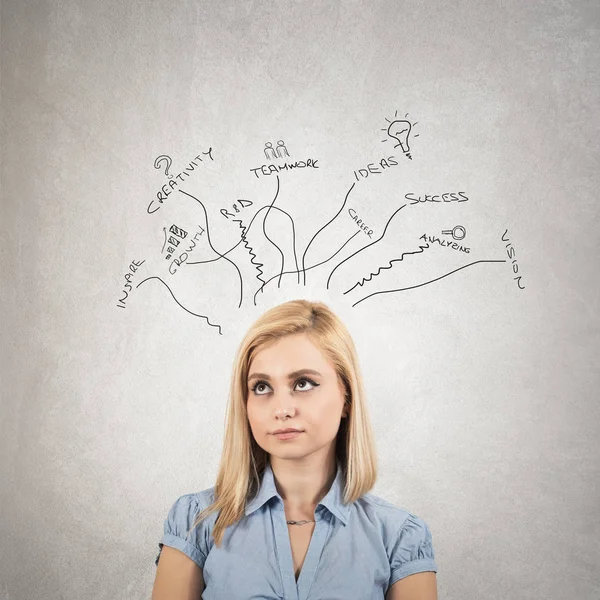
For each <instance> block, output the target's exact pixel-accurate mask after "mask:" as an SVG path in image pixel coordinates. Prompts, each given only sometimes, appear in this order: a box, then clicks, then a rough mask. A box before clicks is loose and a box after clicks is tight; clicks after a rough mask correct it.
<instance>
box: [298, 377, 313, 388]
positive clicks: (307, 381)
mask: <svg viewBox="0 0 600 600" xmlns="http://www.w3.org/2000/svg"><path fill="white" fill-rule="evenodd" d="M300 383H309V384H310V385H312V386H314V387H316V386H317V385H318V384H317V383H315V382H314V381H311V380H310V379H304V378H302V379H298V383H297V384H296V385H298V384H300ZM311 389H312V388H310V387H309V388H307V387H306V385H304V386H302V387H301V388H300V390H311Z"/></svg>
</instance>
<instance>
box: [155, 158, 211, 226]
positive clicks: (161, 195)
mask: <svg viewBox="0 0 600 600" xmlns="http://www.w3.org/2000/svg"><path fill="white" fill-rule="evenodd" d="M202 155H204V156H208V157H209V158H210V160H213V161H214V160H215V159H214V158H213V157H212V148H209V149H208V151H207V152H202ZM195 161H199V162H203V161H202V156H200V154H199V155H198V156H195V157H194V160H191V161H190V162H189V166H187V167H185V169H184V170H183V171H182V172H181V173H178V174H177V175H175V177H173V179H169V181H168V182H167V183H165V184H164V185H163V186H162V187H161V188H160V191H159V192H157V193H156V198H157V200H158V204H156V202H157V200H152V202H150V204H148V208H147V209H146V210H147V212H148V214H149V215H151V214H152V213H155V212H156V211H157V210H158V209H159V208H160V205H161V204H162V203H163V202H164V201H165V200H166V199H167V196H168V195H169V194H170V193H171V192H172V191H173V190H174V189H175V188H176V187H178V186H179V182H183V181H185V179H184V177H189V176H190V174H191V173H192V172H193V171H194V170H195V169H196V167H197V166H198V163H197V162H195ZM178 180H179V182H178Z"/></svg>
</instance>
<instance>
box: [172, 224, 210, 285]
mask: <svg viewBox="0 0 600 600" xmlns="http://www.w3.org/2000/svg"><path fill="white" fill-rule="evenodd" d="M198 227H200V230H199V231H198V232H197V233H196V235H195V236H194V237H193V238H192V240H191V242H192V245H191V246H190V247H189V248H188V249H187V250H185V251H184V252H182V253H181V254H180V255H179V258H175V259H174V260H173V262H172V263H171V264H170V265H169V273H171V275H175V273H177V269H175V270H174V271H173V268H174V267H180V266H181V265H182V264H184V263H185V261H186V260H187V259H188V258H189V257H190V254H191V253H192V250H193V249H194V248H195V247H196V239H197V238H198V236H200V235H202V234H203V233H204V227H202V225H198Z"/></svg>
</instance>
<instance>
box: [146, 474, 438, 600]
mask: <svg viewBox="0 0 600 600" xmlns="http://www.w3.org/2000/svg"><path fill="white" fill-rule="evenodd" d="M343 485H344V480H343V473H342V469H341V465H340V463H339V462H338V464H337V473H336V478H335V480H334V482H333V484H332V485H331V487H330V489H329V491H328V492H327V495H326V496H325V497H324V498H323V499H322V500H321V502H319V504H318V506H317V508H316V509H315V515H314V520H315V521H316V523H315V528H314V531H313V534H312V538H311V541H310V545H309V547H308V552H307V554H306V558H305V560H304V564H303V565H302V569H301V571H300V576H299V577H298V581H297V582H296V579H295V576H294V566H293V562H292V550H291V545H290V538H289V533H288V525H287V523H286V517H285V511H284V504H283V499H282V498H281V496H280V495H279V493H278V492H277V489H276V487H275V480H274V477H273V471H272V469H271V465H270V464H269V463H267V467H266V469H265V472H264V476H263V478H262V482H261V486H260V489H259V491H258V493H257V494H256V496H255V497H254V498H253V499H252V500H250V501H249V502H247V504H246V509H245V517H243V518H242V519H241V520H240V521H238V522H237V523H234V524H233V525H231V526H229V527H228V528H227V529H226V530H225V535H224V537H223V542H222V544H221V547H220V548H218V547H217V546H216V544H215V542H214V540H213V539H212V537H211V531H212V529H213V527H214V524H215V521H216V520H217V517H218V511H217V512H214V513H213V514H211V515H210V516H209V517H207V518H206V519H204V520H203V521H202V522H201V523H200V524H199V525H198V526H197V527H196V528H195V529H193V530H192V531H191V532H190V535H189V537H186V532H187V530H188V529H189V528H190V527H191V526H192V523H193V522H194V518H195V517H196V515H197V514H198V513H199V512H200V510H202V509H203V508H206V507H207V506H208V505H209V504H210V503H211V502H213V500H214V493H213V492H214V487H212V488H208V489H206V490H203V491H202V492H198V493H195V494H186V495H184V496H181V497H180V498H178V499H177V500H176V501H175V503H174V504H173V506H172V507H171V509H170V511H169V514H168V516H167V519H166V520H165V523H164V535H163V537H162V538H161V540H160V542H159V544H158V547H159V552H158V556H157V557H156V560H155V564H156V565H158V561H159V559H160V553H161V551H162V546H163V545H167V546H171V547H173V548H177V549H178V550H180V551H181V552H183V553H184V554H186V555H187V556H189V558H191V559H192V560H193V561H194V562H195V563H196V564H197V565H198V566H199V567H200V568H201V569H202V574H203V577H204V582H205V585H206V587H205V590H204V592H203V593H202V600H250V599H255V600H259V599H260V600H281V599H285V600H375V599H377V600H384V597H385V593H386V592H387V590H388V588H389V587H390V586H391V585H392V584H393V583H394V582H396V581H398V580H399V579H402V578H403V577H407V576H408V575H412V574H413V573H419V572H421V571H435V572H437V565H436V563H435V556H434V552H433V546H432V538H431V532H430V531H429V528H428V527H427V524H426V523H425V521H423V520H422V519H420V518H419V517H417V516H416V515H414V514H412V513H410V512H408V511H406V510H403V509H401V508H398V507H396V506H394V505H393V504H391V503H389V502H386V501H385V500H383V499H382V498H379V497H377V496H374V495H373V494H364V495H363V496H361V497H360V498H359V499H358V500H356V501H355V502H352V503H351V504H347V505H346V504H344V503H343Z"/></svg>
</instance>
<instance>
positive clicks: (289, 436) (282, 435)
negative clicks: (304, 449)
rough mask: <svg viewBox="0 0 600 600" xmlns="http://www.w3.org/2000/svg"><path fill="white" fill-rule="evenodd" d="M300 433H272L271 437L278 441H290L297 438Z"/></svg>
mask: <svg viewBox="0 0 600 600" xmlns="http://www.w3.org/2000/svg"><path fill="white" fill-rule="evenodd" d="M301 433H302V431H287V432H286V433H274V434H273V435H274V436H275V437H276V438H277V439H278V440H291V439H293V438H295V437H298V436H299V435H300V434H301Z"/></svg>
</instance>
